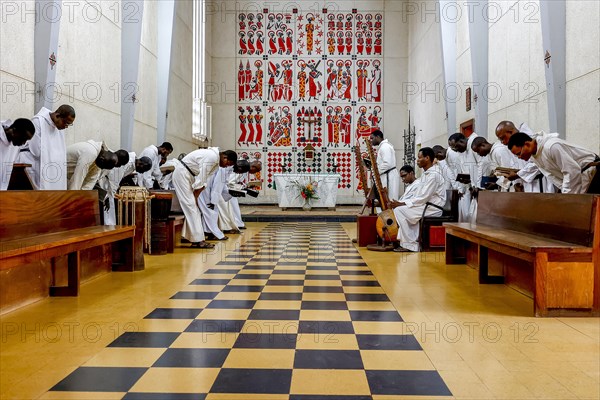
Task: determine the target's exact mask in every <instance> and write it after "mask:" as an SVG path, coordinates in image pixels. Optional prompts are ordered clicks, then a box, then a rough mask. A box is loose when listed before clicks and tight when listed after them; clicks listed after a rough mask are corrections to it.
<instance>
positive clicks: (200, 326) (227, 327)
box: [185, 319, 246, 333]
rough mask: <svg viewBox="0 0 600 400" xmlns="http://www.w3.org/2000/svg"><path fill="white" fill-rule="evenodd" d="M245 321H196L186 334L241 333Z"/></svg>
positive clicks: (187, 329)
mask: <svg viewBox="0 0 600 400" xmlns="http://www.w3.org/2000/svg"><path fill="white" fill-rule="evenodd" d="M245 322H246V321H245V320H221V319H196V320H194V321H192V323H190V325H189V326H188V327H187V328H186V329H185V331H186V332H203V333H214V332H219V333H223V332H241V331H242V327H243V326H244V323H245Z"/></svg>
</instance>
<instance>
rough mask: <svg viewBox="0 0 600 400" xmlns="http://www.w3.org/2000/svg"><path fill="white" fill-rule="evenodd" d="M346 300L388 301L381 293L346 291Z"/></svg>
mask: <svg viewBox="0 0 600 400" xmlns="http://www.w3.org/2000/svg"><path fill="white" fill-rule="evenodd" d="M346 301H390V299H389V298H388V297H387V295H386V294H383V293H346Z"/></svg>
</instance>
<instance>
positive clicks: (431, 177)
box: [394, 164, 446, 251]
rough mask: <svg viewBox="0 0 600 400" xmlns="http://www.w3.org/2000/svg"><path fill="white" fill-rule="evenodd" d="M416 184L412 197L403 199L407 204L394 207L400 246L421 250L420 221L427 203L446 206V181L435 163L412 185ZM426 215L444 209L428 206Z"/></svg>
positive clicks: (436, 213) (433, 214) (440, 212)
mask: <svg viewBox="0 0 600 400" xmlns="http://www.w3.org/2000/svg"><path fill="white" fill-rule="evenodd" d="M414 185H416V186H415V187H414V189H415V191H414V194H413V195H411V198H410V199H405V200H403V202H404V203H405V204H406V205H404V206H400V207H396V208H394V215H395V216H396V221H398V226H399V229H398V241H399V242H400V246H402V247H404V248H405V249H408V250H410V251H419V242H418V240H419V222H420V221H421V217H422V215H423V211H424V210H425V205H426V203H428V202H430V203H433V204H435V205H438V206H440V207H443V206H444V204H445V203H446V182H445V180H444V177H443V176H442V171H441V169H440V167H439V165H436V164H434V165H433V166H432V167H431V168H429V169H428V170H427V171H425V172H424V173H423V175H422V176H421V177H420V178H419V179H417V180H416V181H415V182H413V184H412V185H411V186H414ZM425 215H427V216H439V215H442V211H441V210H439V209H437V208H435V207H428V208H427V212H426V214H425Z"/></svg>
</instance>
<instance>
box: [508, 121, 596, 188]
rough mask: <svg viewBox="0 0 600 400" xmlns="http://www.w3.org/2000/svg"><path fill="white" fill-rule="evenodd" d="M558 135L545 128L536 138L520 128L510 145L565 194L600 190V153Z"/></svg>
mask: <svg viewBox="0 0 600 400" xmlns="http://www.w3.org/2000/svg"><path fill="white" fill-rule="evenodd" d="M557 136H558V135H556V134H546V133H544V132H541V133H539V134H538V135H537V136H536V138H535V139H534V138H531V137H530V136H529V135H527V134H525V133H522V132H519V133H515V134H514V135H512V136H511V137H510V139H509V141H508V148H509V149H510V151H511V152H512V153H513V154H514V155H516V156H517V157H519V158H521V159H523V160H525V161H528V160H531V162H533V163H534V164H535V165H536V166H537V167H538V168H539V169H540V171H542V173H543V174H544V175H545V176H546V177H547V178H548V179H549V180H550V181H551V182H552V183H553V184H554V186H556V187H559V188H560V190H561V193H563V194H569V193H574V194H577V193H600V176H598V173H597V169H598V168H597V164H598V163H599V162H600V157H598V155H596V154H595V153H593V152H592V151H590V150H587V149H584V148H583V147H579V146H576V145H573V144H570V143H567V142H566V141H564V140H562V139H560V138H558V137H557Z"/></svg>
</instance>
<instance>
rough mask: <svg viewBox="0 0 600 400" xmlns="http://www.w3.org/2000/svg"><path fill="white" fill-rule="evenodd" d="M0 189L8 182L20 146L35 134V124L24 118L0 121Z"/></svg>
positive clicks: (5, 186) (4, 188) (3, 188)
mask: <svg viewBox="0 0 600 400" xmlns="http://www.w3.org/2000/svg"><path fill="white" fill-rule="evenodd" d="M0 125H1V127H0V179H1V181H0V190H6V189H7V188H8V183H9V182H10V175H11V173H12V168H13V164H14V163H15V162H16V161H17V159H18V157H19V150H20V146H23V145H24V144H25V143H27V141H29V140H31V138H32V137H33V136H34V135H35V126H34V125H33V124H32V123H31V121H29V120H28V119H25V118H19V119H17V120H16V121H15V122H14V123H13V122H12V121H10V120H6V121H0Z"/></svg>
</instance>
